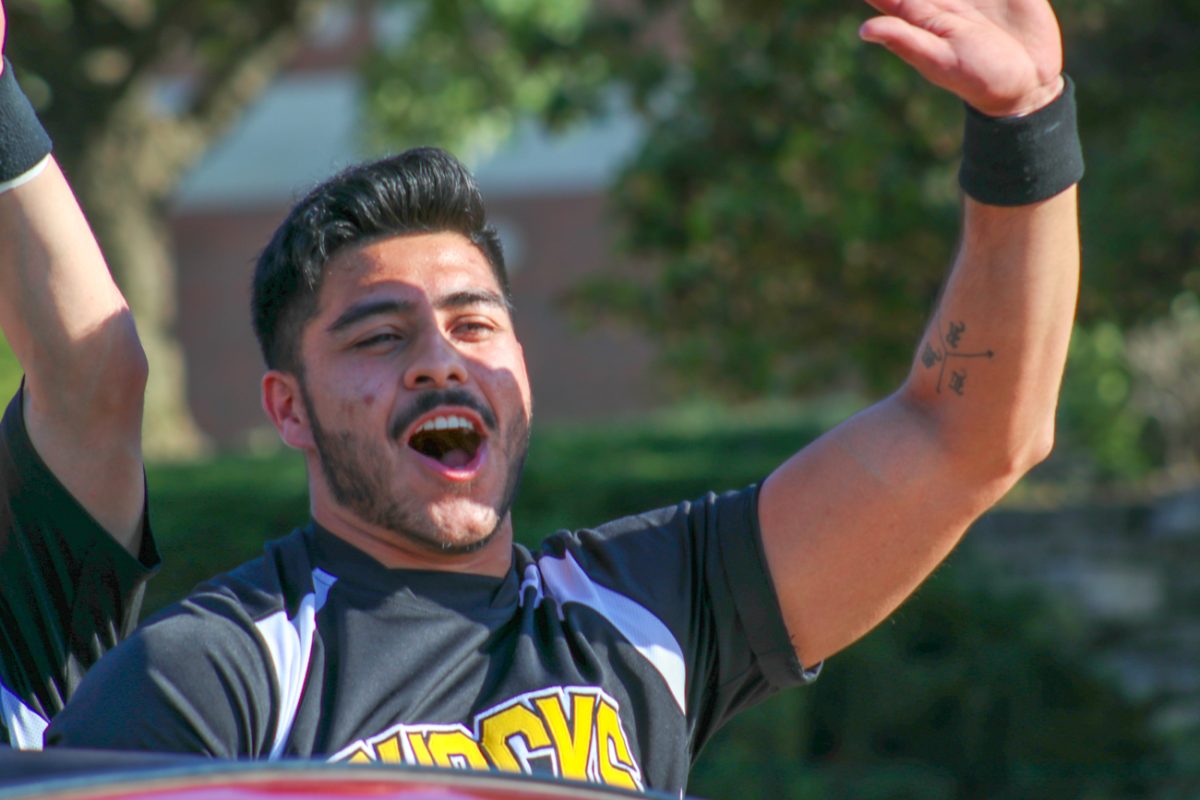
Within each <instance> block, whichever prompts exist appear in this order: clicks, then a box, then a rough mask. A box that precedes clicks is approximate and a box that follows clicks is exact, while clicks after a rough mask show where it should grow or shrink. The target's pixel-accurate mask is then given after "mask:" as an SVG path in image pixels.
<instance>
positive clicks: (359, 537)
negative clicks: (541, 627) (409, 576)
mask: <svg viewBox="0 0 1200 800" xmlns="http://www.w3.org/2000/svg"><path fill="white" fill-rule="evenodd" d="M312 516H313V519H314V520H315V521H316V522H317V523H318V524H319V525H321V527H323V528H325V530H327V531H329V532H330V533H332V534H333V535H334V536H336V537H338V538H339V539H341V540H342V541H344V542H346V543H347V544H349V545H350V546H352V547H354V548H356V549H358V550H361V551H362V552H363V553H366V554H367V555H368V556H370V557H371V558H373V559H375V560H376V561H378V562H379V563H380V564H382V565H383V566H385V567H387V568H389V569H420V570H433V571H440V572H461V573H467V574H472V575H489V576H492V577H497V578H498V577H503V576H504V575H506V574H507V573H508V570H509V568H510V567H511V566H512V542H513V532H512V516H511V515H507V514H506V515H505V517H504V519H503V520H502V521H501V523H500V525H499V527H497V529H496V531H495V532H494V533H493V534H492V535H491V536H490V537H489V538H488V539H487V541H486V542H484V543H483V544H482V545H481V546H480V547H478V548H476V549H471V550H468V551H462V550H457V551H456V550H443V549H440V548H438V547H437V546H436V545H434V544H430V543H428V542H424V541H421V540H419V539H416V538H414V537H413V536H411V535H409V534H406V533H403V532H396V531H390V530H386V529H383V528H378V527H375V526H372V525H367V524H364V523H363V522H361V521H360V520H356V519H354V518H352V517H350V518H347V516H345V515H343V514H339V513H336V512H332V513H331V512H330V511H329V510H328V509H326V510H321V509H318V508H316V507H314V508H313V509H312Z"/></svg>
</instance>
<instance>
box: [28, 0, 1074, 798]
mask: <svg viewBox="0 0 1200 800" xmlns="http://www.w3.org/2000/svg"><path fill="white" fill-rule="evenodd" d="M874 5H875V6H876V8H877V9H878V10H879V11H880V12H881V13H882V16H880V17H877V18H875V19H872V20H870V21H868V22H867V23H865V24H864V25H863V28H862V36H863V38H864V39H866V40H868V41H871V42H877V43H880V44H883V45H885V46H887V47H888V48H889V49H891V50H893V51H894V52H896V53H897V54H898V55H899V56H900V57H901V58H903V59H904V60H906V61H908V62H909V63H910V64H912V65H913V66H914V67H915V68H917V69H918V70H919V71H920V72H921V73H922V74H923V75H925V76H926V77H927V78H928V79H929V80H930V81H932V82H933V83H935V84H937V85H939V86H942V87H944V88H946V89H949V90H950V91H953V92H954V93H955V94H957V95H958V96H959V97H961V98H962V99H963V100H964V101H966V102H967V103H968V104H969V105H971V106H972V107H974V109H977V110H975V111H971V112H969V113H970V118H969V119H970V121H969V123H968V135H967V137H966V141H965V151H966V154H967V158H966V160H965V162H964V168H963V178H962V181H963V185H964V188H965V189H966V190H967V192H968V194H969V195H970V196H969V197H967V198H966V199H965V200H964V203H965V208H964V216H963V242H962V247H961V250H960V252H959V254H958V257H957V258H956V262H955V265H954V268H953V271H952V273H951V275H950V277H949V279H948V281H947V284H946V287H945V290H944V293H943V296H942V299H941V301H940V303H939V306H938V309H937V311H936V313H935V316H934V320H933V322H932V324H931V325H930V328H929V330H928V332H927V333H926V335H925V337H924V338H923V340H922V341H921V342H920V343H919V346H918V354H917V358H916V359H915V360H914V365H913V369H912V372H911V374H910V376H909V378H908V379H907V380H906V382H905V383H904V385H903V386H902V387H900V388H899V389H898V390H897V392H896V393H895V394H893V395H892V396H891V397H889V398H887V399H886V400H884V401H882V402H880V403H878V404H876V405H875V406H873V407H871V408H869V409H867V410H866V411H864V412H862V413H860V414H859V415H857V416H856V417H854V418H853V419H851V420H849V421H847V422H846V423H844V424H842V425H840V426H839V427H837V428H836V429H834V430H833V431H830V432H829V433H828V434H826V435H825V436H824V437H822V438H821V439H819V440H818V441H817V442H815V443H813V444H811V445H809V446H808V447H806V448H804V449H803V450H801V451H800V452H798V453H797V454H796V455H795V456H793V457H792V458H791V459H789V460H788V461H787V462H785V463H784V464H783V465H782V466H780V467H779V468H778V469H777V470H776V471H775V472H773V473H772V474H771V475H770V476H769V477H768V478H767V479H766V481H765V482H763V484H762V485H761V487H759V486H753V487H749V488H747V489H744V490H742V491H739V492H730V493H727V494H724V495H720V496H716V495H709V496H707V497H705V498H702V499H700V500H698V501H696V502H685V503H681V504H679V505H677V506H674V507H670V508H665V509H660V510H657V511H652V512H648V513H646V514H642V515H638V516H635V517H631V518H627V519H622V520H617V521H614V522H611V523H609V524H607V525H603V526H600V527H599V528H597V529H595V530H588V531H579V532H573V533H571V532H562V533H560V534H557V535H555V536H553V537H551V538H550V539H548V540H547V541H546V542H545V543H544V545H543V547H542V549H541V551H540V552H538V553H531V552H529V551H527V550H526V549H525V548H523V547H520V546H515V545H514V544H513V523H512V519H511V516H510V514H509V508H510V505H511V501H512V497H513V495H514V493H515V491H516V485H517V482H518V477H519V473H520V466H521V462H522V459H523V457H524V453H525V446H526V442H527V438H528V433H529V421H530V415H531V409H532V398H531V392H530V388H529V382H528V379H527V376H526V373H525V366H524V360H523V357H522V351H521V346H520V344H519V342H518V341H517V339H516V336H515V334H514V332H513V324H512V317H511V314H510V310H509V302H508V289H507V281H506V279H505V273H504V265H503V259H502V256H501V253H500V249H499V246H498V244H497V242H496V239H495V234H494V232H493V231H491V230H490V229H489V228H488V227H487V226H486V223H485V221H484V216H483V208H482V203H481V201H480V198H479V195H478V192H477V190H476V189H475V187H474V184H473V183H472V182H471V180H470V177H469V175H467V174H466V172H465V171H464V170H463V169H462V168H461V166H460V165H459V164H458V163H457V162H456V161H454V160H453V159H452V158H450V157H449V156H447V155H446V154H444V153H441V152H440V151H436V150H417V151H410V152H408V153H405V154H402V155H400V156H397V157H394V158H391V159H385V160H383V161H380V162H376V163H373V164H368V165H363V166H361V167H356V168H354V169H351V170H349V171H347V172H346V173H343V174H342V175H339V176H336V177H335V178H333V179H331V180H330V181H329V182H327V183H326V184H324V185H322V186H320V187H318V188H317V189H315V190H314V191H313V192H312V193H311V194H310V195H309V196H308V197H306V198H305V199H304V200H302V201H301V202H300V203H299V204H298V205H297V206H296V208H294V209H293V211H292V213H291V214H290V215H289V217H288V219H287V220H285V222H284V224H283V225H282V226H281V228H280V230H279V231H278V232H277V233H276V235H275V237H274V238H273V240H272V242H271V243H270V244H269V245H268V247H267V249H266V250H265V251H264V253H263V255H262V257H261V258H260V261H259V265H258V268H257V270H256V275H255V291H254V321H255V329H256V332H257V334H258V336H259V340H260V344H261V346H262V349H263V353H264V356H265V359H266V362H267V366H268V371H267V373H266V375H265V376H264V378H263V381H262V398H263V405H264V409H265V410H266V412H267V414H268V416H269V417H270V418H271V420H272V422H273V423H274V424H275V426H276V428H277V429H278V431H279V433H280V436H281V437H282V439H283V440H284V441H285V442H286V443H287V444H288V445H289V446H292V447H295V448H297V449H299V450H301V451H302V452H303V453H304V455H305V458H306V460H307V464H308V472H309V489H310V496H311V511H312V522H311V523H310V524H309V525H307V526H305V527H303V528H300V529H298V530H297V531H295V532H293V533H292V534H290V535H289V536H287V537H285V538H284V539H281V540H279V541H277V542H275V543H272V544H271V545H269V546H268V548H267V552H266V554H265V555H264V556H263V558H261V559H258V560H256V561H253V562H250V563H249V564H246V565H244V566H243V567H240V568H239V569H237V570H235V571H233V572H232V573H230V574H228V575H225V576H221V577H218V578H216V579H214V580H213V581H211V582H209V583H208V584H205V585H203V586H202V587H200V588H199V589H198V590H197V591H196V592H195V593H194V594H193V595H192V596H191V597H189V599H187V600H186V601H184V602H183V603H181V604H179V605H177V606H175V607H173V608H171V609H168V610H167V611H166V612H165V613H164V614H162V615H160V616H159V617H158V618H156V619H155V620H153V621H151V622H149V623H148V624H147V625H146V626H144V627H143V628H142V629H141V630H140V631H139V632H138V633H136V634H135V635H133V636H132V637H131V638H130V639H129V640H128V641H127V642H126V643H124V644H123V645H121V646H120V647H118V648H117V649H116V650H115V651H114V652H113V653H111V654H110V655H109V656H108V657H106V658H105V659H104V660H102V661H101V662H100V663H99V664H98V665H96V667H95V668H94V669H93V671H92V672H91V674H89V676H88V678H87V680H85V681H84V683H83V685H82V686H81V687H80V689H79V691H78V692H77V694H76V696H75V698H74V699H73V700H72V702H71V703H70V705H69V706H68V707H67V708H66V709H65V710H64V711H63V712H62V713H61V714H60V715H59V716H58V717H57V718H56V719H55V720H54V721H53V723H52V724H51V726H50V728H49V729H48V731H47V734H46V741H47V743H48V744H56V745H72V746H87V747H112V748H130V749H155V750H168V751H192V752H201V753H207V754H210V755H213V756H221V757H263V758H273V757H282V756H300V757H309V756H318V757H323V758H331V759H335V760H349V761H384V762H407V763H417V764H431V765H442V766H457V767H469V768H498V769H506V770H515V771H524V772H535V771H547V772H552V773H554V774H558V775H561V776H564V777H567V778H575V779H585V780H594V781H600V782H604V783H608V784H612V785H618V786H625V787H629V788H652V789H660V790H664V791H671V792H678V791H681V790H682V787H683V786H684V783H685V781H686V774H687V769H688V766H689V764H690V760H691V758H692V756H693V754H694V753H696V752H697V751H698V750H699V748H700V747H701V746H702V744H703V743H704V741H705V740H706V739H707V738H708V737H709V736H710V735H711V734H712V732H713V731H714V730H715V729H716V728H717V727H718V726H719V725H720V724H721V723H722V722H723V721H724V720H726V719H727V718H728V717H729V716H730V715H731V714H733V713H736V712H737V711H738V710H739V709H741V708H744V707H745V706H747V705H749V704H751V703H753V702H755V701H757V700H759V699H761V698H762V697H764V696H766V695H768V694H770V693H771V692H773V691H775V690H778V689H780V688H782V687H785V686H788V685H792V684H796V683H801V682H804V681H806V680H809V679H811V678H812V677H813V676H814V675H815V673H816V670H817V667H818V665H819V664H820V662H821V661H822V660H823V659H825V658H826V657H828V656H829V655H831V654H833V653H835V652H837V651H838V650H840V649H842V648H843V647H845V646H847V645H848V644H850V643H851V642H853V641H854V640H855V639H857V638H858V637H859V636H861V635H862V634H863V633H865V632H866V631H867V630H869V629H870V628H871V627H873V626H874V625H875V624H877V623H878V622H879V621H880V620H882V619H883V618H885V617H886V616H887V615H888V614H889V613H890V612H891V611H892V610H893V609H894V608H895V607H896V606H897V605H898V604H899V603H900V602H901V601H902V600H903V599H904V598H905V597H906V596H907V595H908V594H909V593H910V592H911V591H912V590H913V588H914V587H915V586H916V585H917V584H918V583H919V582H920V581H921V580H922V579H923V578H924V576H925V575H927V574H928V572H929V571H930V570H931V569H932V568H933V567H934V566H936V564H937V563H939V562H940V560H941V559H942V558H943V557H944V556H945V554H946V553H947V552H948V551H949V550H950V548H952V547H953V545H954V544H955V543H956V542H957V541H958V539H959V538H960V536H961V535H962V533H963V531H964V530H965V528H966V527H967V525H969V524H970V522H971V521H973V520H974V519H975V518H976V517H977V516H978V515H979V514H980V513H982V512H983V511H984V510H985V509H986V508H988V507H989V506H990V505H991V504H992V503H994V502H995V501H996V500H997V499H998V498H999V497H1000V496H1001V495H1003V493H1004V492H1005V491H1006V490H1007V489H1008V488H1009V487H1010V486H1011V485H1012V484H1013V482H1015V481H1016V480H1017V479H1018V478H1019V477H1020V476H1021V475H1022V474H1023V473H1024V472H1025V471H1026V470H1027V469H1028V468H1029V467H1031V466H1032V465H1033V464H1035V463H1036V462H1038V461H1039V460H1040V459H1042V458H1043V457H1044V456H1045V455H1046V453H1047V452H1048V451H1049V448H1050V446H1051V443H1052V438H1053V418H1054V407H1055V399H1056V395H1057V389H1058V386H1059V382H1060V380H1061V374H1062V367H1063V362H1064V359H1065V354H1066V349H1067V340H1068V337H1069V333H1070V328H1071V318H1072V314H1073V308H1074V301H1075V294H1076V289H1077V280H1078V261H1079V255H1078V243H1077V218H1076V209H1075V191H1074V188H1073V187H1074V183H1075V182H1076V181H1077V180H1078V178H1079V175H1080V173H1081V162H1080V161H1079V159H1078V147H1077V140H1076V139H1075V136H1074V121H1073V113H1072V109H1073V106H1072V105H1071V102H1072V101H1071V97H1070V92H1069V86H1066V84H1065V83H1064V79H1063V78H1062V77H1061V66H1062V64H1061V47H1060V44H1059V32H1058V27H1057V23H1056V21H1055V19H1054V15H1053V12H1052V11H1051V9H1050V7H1049V6H1048V5H1047V4H1046V2H1045V0H1006V2H1001V3H993V2H986V3H985V2H982V0H908V2H903V3H901V2H900V0H877V2H874ZM1064 87H1066V91H1064ZM47 181H48V183H47ZM55 181H56V179H55V178H54V174H53V173H51V175H50V177H49V178H43V177H42V176H39V177H38V178H35V179H34V180H33V181H31V182H30V183H29V184H28V193H29V194H30V195H40V194H41V193H42V192H51V191H55V189H54V187H55V186H57V183H56V182H55ZM71 220H74V222H72V223H71V224H72V225H75V226H76V229H75V230H74V231H73V234H74V235H76V236H79V237H82V236H83V234H82V233H81V230H80V228H81V222H80V221H79V220H78V218H77V217H72V218H71ZM15 224H18V225H19V224H27V223H25V221H24V218H23V217H21V216H19V213H18V218H17V220H16V223H15ZM40 235H42V236H45V237H46V238H49V232H46V233H44V234H40ZM88 248H90V243H89V244H88V247H87V248H84V250H85V252H91V251H90V249H88ZM56 288H58V287H57V286H55V287H52V289H56ZM968 353H974V354H979V357H978V358H973V359H969V358H966V357H965V356H966V355H967V354H968ZM967 377H969V381H968V380H967V379H966V378H967ZM107 438H108V440H109V441H111V440H112V439H116V438H120V436H119V435H113V434H111V433H110V434H107ZM135 438H136V437H135Z"/></svg>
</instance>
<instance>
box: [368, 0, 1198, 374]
mask: <svg viewBox="0 0 1200 800" xmlns="http://www.w3.org/2000/svg"><path fill="white" fill-rule="evenodd" d="M1057 5H1058V10H1059V15H1060V18H1061V19H1062V21H1063V26H1064V31H1065V35H1066V37H1067V39H1068V43H1067V44H1068V47H1067V52H1068V70H1069V71H1070V72H1072V73H1073V74H1075V76H1076V77H1077V79H1078V81H1077V82H1078V84H1079V95H1080V98H1081V101H1080V105H1081V116H1082V118H1083V132H1084V140H1085V150H1086V154H1087V158H1088V170H1089V174H1088V178H1087V179H1086V182H1085V186H1084V191H1083V201H1082V202H1083V207H1084V224H1083V231H1084V239H1085V242H1084V243H1085V262H1086V270H1085V278H1084V280H1085V285H1084V293H1083V303H1082V310H1083V315H1084V318H1085V319H1086V320H1097V319H1111V320H1114V321H1116V322H1117V323H1118V324H1119V325H1121V326H1127V325H1131V324H1134V323H1137V322H1142V321H1145V320H1148V319H1151V318H1154V317H1156V316H1158V315H1160V314H1162V313H1164V312H1165V311H1166V309H1167V308H1168V306H1169V305H1170V303H1171V301H1172V299H1173V298H1174V297H1175V296H1176V295H1178V294H1180V293H1181V292H1183V291H1185V290H1187V289H1189V288H1190V289H1191V290H1193V291H1195V289H1196V284H1197V283H1200V258H1198V249H1200V239H1197V236H1196V231H1197V230H1200V191H1197V188H1198V185H1200V166H1197V165H1196V164H1195V163H1194V159H1187V158H1185V157H1182V156H1183V154H1184V153H1186V152H1188V147H1187V145H1186V143H1187V142H1191V141H1197V140H1200V104H1197V103H1196V102H1195V101H1194V97H1193V95H1194V87H1195V85H1196V82H1197V80H1198V79H1200V76H1198V75H1197V71H1198V69H1200V66H1198V62H1197V61H1196V59H1195V57H1194V54H1195V49H1196V46H1197V44H1198V43H1200V22H1198V18H1200V12H1198V10H1197V9H1198V8H1200V3H1198V2H1197V0H1186V1H1185V2H1173V1H1172V2H1168V0H1150V2H1149V3H1145V2H1143V3H1134V2H1132V0H1105V1H1104V2H1099V3H1084V2H1082V0H1061V1H1060V2H1059V3H1058V4H1057ZM870 13H871V11H870V9H869V8H868V7H867V6H866V5H863V4H846V3H841V2H834V0H754V1H753V2H739V3H734V2H724V1H723V0H643V2H641V3H619V4H618V3H589V2H586V0H574V2H570V3H564V4H556V3H552V2H549V0H477V1H476V2H471V3H466V2H448V3H444V4H438V6H437V10H436V12H431V13H429V14H427V15H425V16H423V17H421V18H420V19H419V20H418V23H417V25H416V32H415V35H414V37H413V38H412V39H411V40H410V41H409V42H408V43H407V44H406V47H405V48H404V50H403V51H402V52H399V51H397V52H391V53H384V54H381V55H380V56H379V57H378V59H377V61H376V62H375V66H374V68H373V69H372V70H371V71H370V72H369V74H370V75H372V76H374V79H375V83H374V86H375V91H373V92H372V98H373V100H374V105H373V110H374V113H375V119H376V121H377V126H378V129H379V130H382V131H384V132H385V134H399V133H400V132H402V131H413V130H420V131H422V132H423V133H424V134H425V135H426V136H428V137H429V138H433V139H435V140H438V141H459V142H463V141H467V142H470V141H471V140H472V135H473V134H474V135H482V136H483V138H484V139H490V140H495V139H496V138H497V137H498V136H499V132H500V131H503V130H504V128H505V125H507V124H511V122H512V120H513V119H514V118H515V117H516V116H517V115H518V114H519V113H522V112H524V113H531V114H534V115H537V116H540V117H541V118H543V119H545V120H547V121H549V122H550V123H551V124H554V125H563V124H568V123H569V122H571V121H572V120H573V119H576V118H578V117H580V116H586V115H589V114H595V113H604V111H605V109H606V108H607V105H606V99H608V98H610V97H611V90H612V87H614V86H617V87H620V88H621V89H622V90H623V91H624V92H625V96H626V98H627V99H628V101H629V103H630V104H631V106H632V107H633V109H634V110H635V112H636V113H637V114H639V115H640V116H641V117H642V119H643V121H644V124H645V128H646V138H645V140H644V142H643V145H642V147H641V149H640V151H639V152H638V153H637V155H636V156H635V157H634V158H633V159H632V161H631V163H630V164H628V165H627V167H626V169H625V171H624V172H623V174H622V175H621V176H620V177H619V179H618V180H617V182H616V185H615V187H614V206H615V209H616V211H617V215H618V217H619V219H620V221H621V222H622V224H623V227H624V231H625V242H624V244H625V248H624V249H625V253H624V254H623V257H622V258H621V259H620V262H619V263H618V264H614V267H613V270H612V271H611V272H610V273H609V274H608V275H606V276H605V277H604V278H603V279H601V280H598V281H595V282H593V283H592V284H591V285H589V286H587V287H585V288H584V289H583V290H582V291H581V292H579V294H578V295H577V297H576V300H577V301H578V305H579V307H580V308H581V309H583V310H585V311H586V312H589V313H591V314H601V315H616V316H617V317H619V318H622V319H627V320H631V321H633V322H634V323H636V324H637V325H638V326H640V327H641V328H643V329H644V330H646V331H647V332H649V333H651V334H652V335H653V336H654V337H655V339H656V340H657V341H658V342H660V343H661V345H662V346H663V348H664V353H665V360H666V362H667V364H668V365H669V366H671V367H672V368H673V369H672V372H673V373H674V374H675V375H676V376H677V377H678V378H679V379H680V380H681V382H683V383H685V384H686V385H689V386H696V385H701V386H704V387H708V388H716V389H718V390H721V391H723V392H725V393H727V394H731V395H734V396H739V395H746V394H757V393H761V392H764V391H782V392H789V393H801V392H806V391H813V390H822V389H824V388H826V387H827V386H828V385H829V384H830V382H831V381H832V382H851V383H853V382H858V383H860V384H864V383H865V384H866V385H868V386H870V387H872V388H876V389H878V388H881V387H887V386H891V385H894V382H895V380H896V379H897V378H898V376H900V375H901V374H903V371H904V370H905V369H906V367H907V364H908V361H909V359H910V356H911V343H912V342H913V341H914V339H915V332H916V331H917V330H919V329H920V326H921V325H922V324H923V321H924V318H925V316H926V314H927V311H928V309H929V308H930V306H931V305H932V301H933V299H934V297H935V294H936V291H937V288H938V284H939V281H940V279H941V276H942V275H943V273H944V271H945V266H946V264H947V262H948V261H949V258H950V256H951V255H952V253H951V242H952V241H953V239H952V237H953V235H954V234H953V231H954V230H955V227H956V225H955V218H956V215H957V213H958V212H957V208H958V199H957V196H956V195H957V191H956V187H955V184H954V180H953V172H954V169H955V165H956V161H957V154H958V147H959V138H960V133H959V130H960V126H961V111H960V110H959V108H958V104H957V102H956V101H955V100H954V99H953V98H950V97H947V96H944V95H943V93H941V92H939V91H937V90H934V89H932V88H930V87H928V86H925V85H924V83H923V81H922V80H921V79H919V78H918V77H917V76H915V75H914V74H913V73H912V71H911V70H910V69H909V68H908V67H907V66H905V65H903V64H901V63H899V62H898V61H897V60H896V59H894V58H892V57H891V56H890V55H888V54H886V53H883V52H880V51H878V50H876V49H874V48H870V47H866V46H864V45H862V44H861V43H859V42H858V40H857V37H856V30H857V27H858V25H859V24H860V23H861V21H862V20H863V19H864V18H865V17H866V16H868V15H869V14H870ZM389 76H390V77H389ZM479 120H482V121H483V127H482V128H479V127H475V125H474V123H475V122H476V121H479ZM481 131H482V133H481Z"/></svg>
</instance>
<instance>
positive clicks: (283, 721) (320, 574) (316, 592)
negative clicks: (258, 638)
mask: <svg viewBox="0 0 1200 800" xmlns="http://www.w3.org/2000/svg"><path fill="white" fill-rule="evenodd" d="M312 581H313V591H312V593H311V594H306V595H305V596H304V599H303V600H301V601H300V606H299V608H298V609H297V610H296V616H295V617H292V618H290V619H289V618H288V616H287V611H277V612H275V613H274V614H272V615H271V616H269V617H266V618H264V619H261V620H259V621H258V622H256V623H254V625H255V627H256V628H258V632H259V634H261V635H262V637H263V640H264V641H265V642H266V645H267V650H268V651H269V652H270V653H271V662H272V666H274V667H275V679H276V681H277V683H278V685H279V716H278V719H277V721H276V723H275V740H274V742H273V743H272V745H271V754H270V756H269V758H270V759H272V760H274V759H278V758H280V757H281V756H282V755H283V748H284V745H286V744H287V740H288V737H289V736H290V735H291V733H292V724H293V723H294V722H295V721H296V710H297V709H298V708H299V707H300V698H301V697H302V696H303V695H304V683H305V681H307V680H308V662H309V659H311V658H312V643H313V635H314V634H315V633H316V630H317V612H318V611H320V610H321V608H322V607H323V606H324V605H325V599H326V598H327V597H328V596H329V590H330V589H331V588H332V587H333V584H334V583H336V582H337V578H335V577H334V576H332V575H330V574H329V573H328V572H325V571H324V570H320V569H314V570H313V571H312Z"/></svg>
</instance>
